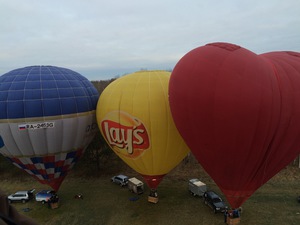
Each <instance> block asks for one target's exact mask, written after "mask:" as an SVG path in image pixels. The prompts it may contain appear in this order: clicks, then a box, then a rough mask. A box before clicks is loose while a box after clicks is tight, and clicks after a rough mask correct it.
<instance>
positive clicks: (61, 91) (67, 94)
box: [58, 88, 74, 99]
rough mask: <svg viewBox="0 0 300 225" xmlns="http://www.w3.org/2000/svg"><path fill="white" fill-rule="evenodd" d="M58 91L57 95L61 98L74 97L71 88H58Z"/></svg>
mask: <svg viewBox="0 0 300 225" xmlns="http://www.w3.org/2000/svg"><path fill="white" fill-rule="evenodd" d="M58 92H59V97H60V98H61V99H64V98H70V97H71V98H73V97H74V93H73V90H72V89H70V88H69V89H58Z"/></svg>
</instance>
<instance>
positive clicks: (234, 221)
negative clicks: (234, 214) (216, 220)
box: [226, 217, 241, 225]
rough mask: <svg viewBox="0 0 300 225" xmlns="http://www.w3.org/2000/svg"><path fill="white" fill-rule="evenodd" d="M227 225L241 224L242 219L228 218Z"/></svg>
mask: <svg viewBox="0 0 300 225" xmlns="http://www.w3.org/2000/svg"><path fill="white" fill-rule="evenodd" d="M226 222H227V224H228V225H236V224H239V223H240V222H241V218H240V217H239V218H231V217H227V220H226Z"/></svg>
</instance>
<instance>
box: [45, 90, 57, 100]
mask: <svg viewBox="0 0 300 225" xmlns="http://www.w3.org/2000/svg"><path fill="white" fill-rule="evenodd" d="M42 98H43V99H58V98H59V93H58V90H57V89H49V90H48V89H46V90H44V91H43V93H42ZM55 101H58V100H55Z"/></svg>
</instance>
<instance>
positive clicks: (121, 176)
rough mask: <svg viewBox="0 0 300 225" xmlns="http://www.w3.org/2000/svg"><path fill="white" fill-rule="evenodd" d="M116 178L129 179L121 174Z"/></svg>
mask: <svg viewBox="0 0 300 225" xmlns="http://www.w3.org/2000/svg"><path fill="white" fill-rule="evenodd" d="M116 177H120V178H128V177H127V176H125V175H123V174H119V175H118V176H116Z"/></svg>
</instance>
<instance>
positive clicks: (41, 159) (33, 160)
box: [30, 157, 43, 164]
mask: <svg viewBox="0 0 300 225" xmlns="http://www.w3.org/2000/svg"><path fill="white" fill-rule="evenodd" d="M30 159H31V161H32V163H33V164H37V163H43V158H42V157H33V158H30Z"/></svg>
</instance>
